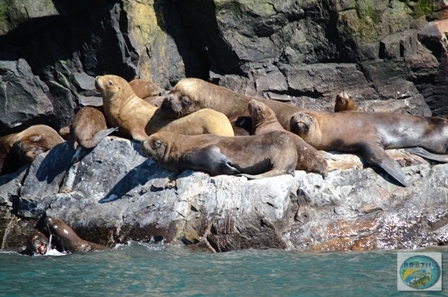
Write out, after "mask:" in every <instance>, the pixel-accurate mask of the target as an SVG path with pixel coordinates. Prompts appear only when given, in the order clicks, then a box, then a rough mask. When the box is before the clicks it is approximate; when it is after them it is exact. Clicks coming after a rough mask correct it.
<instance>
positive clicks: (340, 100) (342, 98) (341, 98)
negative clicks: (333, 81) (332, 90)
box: [334, 92, 358, 112]
mask: <svg viewBox="0 0 448 297" xmlns="http://www.w3.org/2000/svg"><path fill="white" fill-rule="evenodd" d="M349 110H352V111H356V110H358V106H356V103H355V99H353V97H352V96H350V95H349V94H347V93H346V92H342V93H339V94H338V95H336V102H335V105H334V112H341V111H349Z"/></svg>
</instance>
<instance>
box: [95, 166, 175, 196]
mask: <svg viewBox="0 0 448 297" xmlns="http://www.w3.org/2000/svg"><path fill="white" fill-rule="evenodd" d="M168 177H169V171H165V170H162V169H161V168H160V167H159V166H158V165H157V164H155V163H154V162H152V161H150V160H147V161H145V162H143V163H142V164H140V165H138V166H136V167H135V168H134V169H132V170H131V171H130V172H129V173H127V174H126V175H125V176H124V177H123V178H122V179H121V180H120V181H118V182H117V184H116V185H115V186H114V187H113V188H112V189H111V190H110V192H109V193H108V194H107V195H106V196H105V197H104V198H103V199H101V200H100V201H98V202H99V203H107V202H112V201H115V200H118V199H121V198H122V197H123V196H126V193H128V192H129V191H130V190H132V189H133V188H135V187H136V186H138V185H144V184H146V183H147V182H148V181H149V180H151V179H163V180H166V179H168Z"/></svg>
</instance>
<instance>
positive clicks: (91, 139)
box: [70, 106, 118, 161]
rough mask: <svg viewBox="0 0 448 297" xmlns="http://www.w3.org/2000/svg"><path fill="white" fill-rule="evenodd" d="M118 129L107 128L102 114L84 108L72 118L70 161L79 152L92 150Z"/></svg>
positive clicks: (76, 156) (95, 110)
mask: <svg viewBox="0 0 448 297" xmlns="http://www.w3.org/2000/svg"><path fill="white" fill-rule="evenodd" d="M117 129H118V128H117V127H113V128H109V129H108V128H107V123H106V118H105V117H104V114H103V113H102V112H101V110H99V109H98V108H96V107H92V106H84V107H82V108H81V109H80V110H79V111H78V112H77V113H76V114H75V117H74V118H73V120H72V122H71V124H70V143H71V145H72V146H73V149H75V150H76V151H75V154H74V155H73V158H72V161H73V160H76V159H77V158H78V156H79V154H80V153H81V150H82V149H83V148H84V149H92V148H94V147H95V146H97V145H98V143H100V141H101V140H103V139H104V138H105V137H106V136H108V135H110V134H111V133H112V132H114V131H116V130H117Z"/></svg>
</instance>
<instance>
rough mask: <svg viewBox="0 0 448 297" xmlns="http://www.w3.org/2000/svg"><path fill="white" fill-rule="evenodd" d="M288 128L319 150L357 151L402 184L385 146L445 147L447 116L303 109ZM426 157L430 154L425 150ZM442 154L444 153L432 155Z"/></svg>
mask: <svg viewBox="0 0 448 297" xmlns="http://www.w3.org/2000/svg"><path fill="white" fill-rule="evenodd" d="M291 131H292V132H294V133H296V134H297V135H299V136H300V137H302V139H303V140H305V141H306V142H308V143H309V144H311V145H312V146H314V147H315V148H316V149H321V150H335V151H341V152H361V153H362V155H363V156H364V158H365V160H366V162H367V163H369V164H372V165H377V166H380V167H381V168H382V169H384V170H385V171H386V172H387V173H388V174H390V175H391V176H392V177H394V178H395V179H396V180H397V181H399V182H400V183H401V184H402V185H403V186H406V180H405V178H404V175H403V173H402V171H401V168H400V166H399V164H398V162H396V161H395V160H394V159H392V158H391V157H389V156H388V155H387V154H386V152H385V151H384V150H385V149H394V148H409V147H411V148H412V147H421V150H423V151H426V150H429V151H431V152H432V153H434V154H445V153H447V149H448V119H444V118H440V117H420V116H411V115H403V114H396V113H384V112H350V111H344V112H336V113H328V112H318V111H303V112H299V113H296V114H295V115H294V116H293V117H292V118H291ZM428 154H429V155H428V158H429V159H431V158H430V157H431V156H432V155H434V154H431V153H429V152H428ZM436 156H439V157H441V158H442V157H446V155H442V156H441V155H436Z"/></svg>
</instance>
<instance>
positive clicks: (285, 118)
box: [161, 78, 302, 130]
mask: <svg viewBox="0 0 448 297" xmlns="http://www.w3.org/2000/svg"><path fill="white" fill-rule="evenodd" d="M251 99H256V100H258V101H261V102H263V103H265V104H266V105H267V106H269V107H270V108H272V110H274V112H275V115H276V116H277V119H278V121H279V122H280V124H281V125H282V126H283V128H285V129H286V130H289V124H290V119H291V117H292V116H293V115H294V113H296V112H298V111H301V110H302V109H301V108H299V107H298V106H295V105H293V104H287V103H283V102H279V101H275V100H272V99H265V98H258V97H250V96H245V95H242V94H239V93H237V92H234V91H232V90H230V89H228V88H225V87H221V86H218V85H215V84H212V83H210V82H207V81H205V80H202V79H198V78H184V79H181V80H180V81H179V82H178V83H177V84H176V85H175V86H174V88H173V89H172V90H171V91H170V92H169V93H168V95H167V96H166V98H165V100H164V101H163V103H162V107H161V109H162V111H163V113H164V114H165V115H166V116H167V117H177V118H179V117H182V116H185V115H187V114H190V113H192V112H194V111H197V110H199V109H201V108H211V109H214V110H217V111H220V112H222V113H224V114H225V115H226V116H227V117H228V118H229V120H230V121H231V122H234V121H236V120H237V119H238V118H239V117H250V115H249V113H248V110H247V104H249V101H250V100H251Z"/></svg>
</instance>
